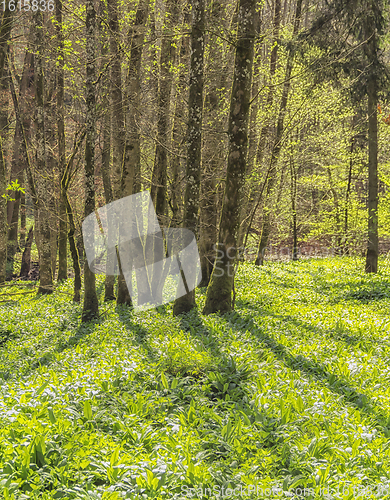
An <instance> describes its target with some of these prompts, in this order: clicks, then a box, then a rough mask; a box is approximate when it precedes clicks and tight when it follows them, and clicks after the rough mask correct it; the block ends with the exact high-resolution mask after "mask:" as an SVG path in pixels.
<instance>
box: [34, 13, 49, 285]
mask: <svg viewBox="0 0 390 500" xmlns="http://www.w3.org/2000/svg"><path fill="white" fill-rule="evenodd" d="M34 21H35V48H36V53H35V57H34V65H35V77H36V80H35V82H36V85H35V103H36V120H35V123H36V135H35V137H36V145H37V146H36V159H37V160H36V168H37V176H36V187H37V198H38V231H37V233H38V238H37V243H38V245H37V246H38V252H39V288H38V293H43V294H47V293H52V292H53V272H52V259H51V258H52V255H51V234H50V223H49V221H50V213H49V210H48V207H49V204H50V192H51V190H50V189H49V182H48V176H49V175H50V172H49V171H48V168H47V154H46V135H45V104H44V72H43V63H44V58H43V54H44V46H45V40H44V31H43V15H42V13H41V12H40V11H37V13H35V14H34Z"/></svg>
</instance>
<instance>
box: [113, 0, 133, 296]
mask: <svg viewBox="0 0 390 500" xmlns="http://www.w3.org/2000/svg"><path fill="white" fill-rule="evenodd" d="M108 19H109V26H110V52H111V57H112V62H111V109H112V117H111V123H112V152H113V154H112V156H113V159H112V161H113V173H114V189H113V191H114V199H116V200H117V199H119V198H121V197H122V195H123V193H122V186H121V178H122V168H123V160H124V148H125V126H124V125H125V124H124V114H123V97H122V70H121V51H120V48H119V40H118V39H119V22H118V3H117V0H109V1H108ZM123 267H125V266H124V263H122V266H121V268H123ZM128 268H129V266H128V265H127V263H126V269H128ZM130 268H131V267H130ZM117 303H118V304H127V305H129V306H131V305H132V302H131V297H130V293H129V290H128V288H127V285H126V281H125V278H124V276H123V274H122V272H121V273H120V275H119V276H118V295H117Z"/></svg>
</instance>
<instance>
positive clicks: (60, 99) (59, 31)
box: [55, 0, 68, 281]
mask: <svg viewBox="0 0 390 500" xmlns="http://www.w3.org/2000/svg"><path fill="white" fill-rule="evenodd" d="M55 16H56V36H57V44H58V56H57V66H56V72H57V109H56V112H57V140H58V172H59V175H60V203H59V231H58V276H57V280H58V281H61V280H66V279H67V277H68V258H67V234H66V233H67V226H68V221H67V211H66V201H65V199H64V196H63V190H62V189H61V180H62V177H63V175H64V172H65V163H66V161H65V152H66V143H65V123H64V112H65V110H64V66H65V60H64V34H63V29H64V27H63V24H62V0H56V1H55Z"/></svg>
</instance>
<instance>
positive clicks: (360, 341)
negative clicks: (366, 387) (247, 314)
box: [237, 300, 390, 352]
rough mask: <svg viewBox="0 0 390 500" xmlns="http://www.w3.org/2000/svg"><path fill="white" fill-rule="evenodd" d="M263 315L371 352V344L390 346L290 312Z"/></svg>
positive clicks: (244, 304) (247, 305) (241, 303)
mask: <svg viewBox="0 0 390 500" xmlns="http://www.w3.org/2000/svg"><path fill="white" fill-rule="evenodd" d="M237 305H239V306H241V307H242V308H245V309H246V310H248V309H252V310H254V311H256V314H259V309H258V307H253V306H252V307H251V304H249V303H248V302H245V301H240V300H238V301H237ZM261 315H262V316H271V317H273V318H276V319H279V320H281V321H283V322H286V321H288V322H290V323H292V324H293V325H294V326H296V327H298V328H304V329H305V330H307V331H310V332H312V333H314V334H316V335H318V334H319V335H321V334H322V335H327V336H329V337H330V338H332V339H334V340H337V341H342V342H345V343H346V344H347V345H352V346H357V347H359V349H361V350H362V351H365V352H369V351H370V345H372V344H374V343H376V344H382V345H388V346H390V343H389V342H386V341H383V340H381V339H374V338H364V337H360V336H357V335H350V334H349V333H346V332H337V331H335V330H332V329H325V328H319V327H317V326H313V325H311V324H310V323H306V322H305V321H302V320H300V319H297V318H295V317H294V316H290V315H289V314H284V315H283V314H274V313H271V312H269V311H268V310H265V309H263V310H262V312H261Z"/></svg>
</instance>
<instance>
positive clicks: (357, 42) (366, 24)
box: [305, 0, 389, 273]
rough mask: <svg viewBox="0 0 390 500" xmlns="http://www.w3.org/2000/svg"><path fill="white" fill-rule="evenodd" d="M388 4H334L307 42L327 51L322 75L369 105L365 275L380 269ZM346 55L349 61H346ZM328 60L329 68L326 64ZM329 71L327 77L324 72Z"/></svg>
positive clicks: (319, 19) (371, 1)
mask: <svg viewBox="0 0 390 500" xmlns="http://www.w3.org/2000/svg"><path fill="white" fill-rule="evenodd" d="M387 5H388V3H387V2H386V0H380V1H374V0H369V1H366V0H351V1H349V2H344V1H342V0H333V2H331V3H330V4H329V5H327V6H326V8H325V9H324V10H323V11H322V12H321V13H320V15H319V16H318V17H317V19H316V20H315V22H314V23H313V26H312V27H311V29H310V30H309V31H308V33H306V34H305V38H306V39H309V40H311V41H312V40H314V41H315V42H316V43H317V44H318V45H319V46H320V47H321V48H322V50H323V51H324V58H322V60H320V61H319V62H318V66H317V70H318V71H319V73H320V74H321V75H324V76H326V77H328V78H332V79H334V80H335V81H338V80H339V79H340V75H343V76H348V77H351V78H352V84H351V86H350V87H349V91H350V98H351V100H352V102H355V103H357V102H360V100H361V99H362V98H365V99H366V102H367V115H368V228H367V236H368V238H367V251H366V264H365V271H366V272H367V273H376V272H377V269H378V255H379V249H378V124H377V103H378V96H379V95H380V93H386V94H387V93H388V90H387V89H388V86H389V75H388V71H387V69H386V65H385V64H384V62H383V53H382V52H381V50H380V43H379V42H380V39H381V36H382V34H383V31H384V25H385V21H384V16H383V13H384V11H385V7H386V6H387ZM346 54H348V57H346ZM325 59H326V66H324V65H323V63H324V60H325ZM324 67H326V68H327V73H326V74H324V70H323V68H324Z"/></svg>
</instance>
